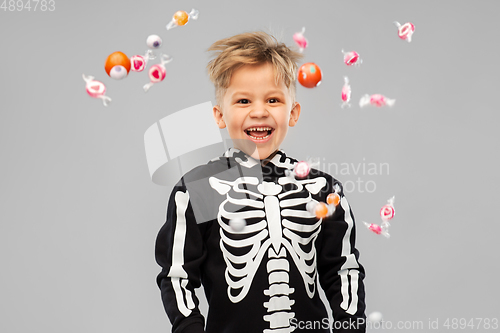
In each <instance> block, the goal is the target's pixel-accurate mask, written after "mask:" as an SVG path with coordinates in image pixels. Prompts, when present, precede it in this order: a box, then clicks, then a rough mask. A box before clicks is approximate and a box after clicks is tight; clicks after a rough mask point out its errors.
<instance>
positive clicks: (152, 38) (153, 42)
mask: <svg viewBox="0 0 500 333" xmlns="http://www.w3.org/2000/svg"><path fill="white" fill-rule="evenodd" d="M146 44H147V45H148V47H149V48H150V49H151V50H156V49H159V48H160V47H161V44H162V40H161V38H160V36H158V35H149V36H148V38H147V39H146Z"/></svg>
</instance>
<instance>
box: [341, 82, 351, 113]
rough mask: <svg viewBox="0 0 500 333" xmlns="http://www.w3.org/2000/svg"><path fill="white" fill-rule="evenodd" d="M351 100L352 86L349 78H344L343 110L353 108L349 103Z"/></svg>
mask: <svg viewBox="0 0 500 333" xmlns="http://www.w3.org/2000/svg"><path fill="white" fill-rule="evenodd" d="M350 100H351V86H350V85H349V79H348V78H347V76H344V86H343V87H342V105H341V107H342V108H343V107H344V106H346V105H347V106H348V107H351V104H349V101H350Z"/></svg>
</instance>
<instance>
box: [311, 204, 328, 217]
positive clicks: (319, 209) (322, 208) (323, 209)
mask: <svg viewBox="0 0 500 333" xmlns="http://www.w3.org/2000/svg"><path fill="white" fill-rule="evenodd" d="M314 212H315V213H316V217H317V218H318V219H322V218H324V217H326V215H328V206H327V205H326V204H325V203H324V202H319V203H318V204H317V205H316V208H315V209H314Z"/></svg>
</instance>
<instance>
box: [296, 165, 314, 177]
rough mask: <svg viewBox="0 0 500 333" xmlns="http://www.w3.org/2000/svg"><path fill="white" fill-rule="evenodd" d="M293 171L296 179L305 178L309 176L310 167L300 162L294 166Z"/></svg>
mask: <svg viewBox="0 0 500 333" xmlns="http://www.w3.org/2000/svg"><path fill="white" fill-rule="evenodd" d="M293 171H294V172H295V175H297V177H299V178H305V177H307V175H308V174H309V171H311V167H310V166H309V163H307V162H305V161H301V162H299V163H297V164H296V165H295V168H294V170H293Z"/></svg>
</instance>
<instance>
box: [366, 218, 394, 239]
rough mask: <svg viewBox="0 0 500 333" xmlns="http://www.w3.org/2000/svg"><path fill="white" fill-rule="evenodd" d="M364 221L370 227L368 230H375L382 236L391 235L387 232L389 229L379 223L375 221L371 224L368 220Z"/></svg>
mask: <svg viewBox="0 0 500 333" xmlns="http://www.w3.org/2000/svg"><path fill="white" fill-rule="evenodd" d="M363 223H364V224H365V226H366V227H367V228H368V230H371V231H373V232H374V233H376V234H377V235H382V236H385V237H387V238H389V237H391V235H389V233H388V232H387V230H386V229H385V228H383V227H381V226H379V225H378V224H375V223H371V224H369V223H366V222H363Z"/></svg>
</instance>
